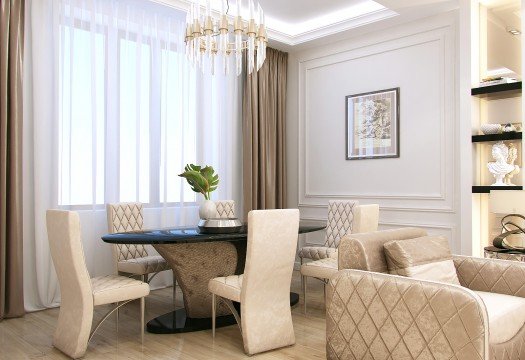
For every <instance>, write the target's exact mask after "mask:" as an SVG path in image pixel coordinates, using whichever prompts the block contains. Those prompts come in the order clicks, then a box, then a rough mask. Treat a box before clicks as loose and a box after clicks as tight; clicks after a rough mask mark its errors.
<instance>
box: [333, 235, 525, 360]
mask: <svg viewBox="0 0 525 360" xmlns="http://www.w3.org/2000/svg"><path fill="white" fill-rule="evenodd" d="M425 235H426V232H425V231H424V230H421V229H415V228H404V229H397V230H389V231H378V232H374V233H369V234H356V235H348V236H346V237H344V238H343V239H342V240H341V244H340V246H339V269H346V270H341V271H339V272H338V273H337V274H336V275H334V276H332V278H331V279H330V282H329V286H328V289H327V310H326V324H327V330H326V331H327V333H326V340H327V341H326V350H327V358H328V359H341V360H342V359H365V358H366V359H427V358H428V359H459V360H474V359H476V360H478V359H486V360H488V359H490V360H515V359H524V356H525V299H524V297H525V264H524V263H519V262H512V261H505V260H493V259H481V258H474V257H467V256H454V265H455V268H456V272H457V275H458V278H459V280H460V283H461V286H458V285H451V284H445V283H439V282H433V281H426V280H417V279H413V278H408V277H400V276H396V275H390V274H388V270H387V263H386V259H385V256H384V253H383V245H384V244H385V243H386V242H388V241H391V240H403V239H410V238H418V237H421V236H425ZM349 269H351V270H349Z"/></svg>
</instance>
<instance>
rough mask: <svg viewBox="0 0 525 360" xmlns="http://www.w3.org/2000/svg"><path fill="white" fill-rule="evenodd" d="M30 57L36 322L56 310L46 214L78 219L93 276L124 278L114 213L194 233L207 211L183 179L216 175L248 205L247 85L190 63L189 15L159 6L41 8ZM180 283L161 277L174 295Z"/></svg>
mask: <svg viewBox="0 0 525 360" xmlns="http://www.w3.org/2000/svg"><path fill="white" fill-rule="evenodd" d="M27 9H28V10H27V11H28V14H27V16H26V19H27V24H26V26H27V27H26V29H27V31H26V36H27V40H26V44H27V45H26V52H25V57H26V59H25V61H26V62H25V64H26V72H25V91H26V94H25V95H26V97H25V100H26V104H25V107H26V109H25V110H26V111H25V114H26V119H25V130H24V138H25V142H24V144H25V164H26V168H25V169H24V170H25V176H24V202H25V204H24V205H25V207H24V210H25V214H24V222H25V232H24V237H25V243H24V246H25V265H24V266H25V269H24V270H25V274H24V286H25V296H26V309H27V310H28V311H31V310H36V309H40V308H44V307H50V306H54V305H57V304H58V303H59V301H60V295H59V289H58V284H57V280H56V275H55V273H54V269H53V266H52V261H51V258H50V254H49V246H48V241H47V234H46V227H45V211H46V209H50V208H64V209H73V210H78V211H79V212H80V216H81V223H82V235H83V241H84V244H83V245H84V252H85V255H86V262H87V264H88V268H89V270H90V273H91V275H92V276H97V275H101V274H107V273H110V272H112V271H113V264H112V257H111V248H110V246H109V245H107V244H104V243H103V242H102V241H101V240H100V236H101V235H103V234H104V233H106V229H107V225H106V215H105V206H104V204H105V203H109V202H119V201H140V202H142V203H144V204H145V225H146V226H147V227H166V226H178V225H192V224H195V223H196V222H197V220H198V214H197V206H198V204H197V203H198V202H199V201H200V200H201V198H200V196H196V194H194V193H193V192H192V191H191V190H190V188H189V186H187V184H186V183H185V182H184V181H183V179H182V178H180V177H178V176H177V175H178V174H179V173H180V172H182V169H183V167H184V165H185V164H186V163H190V162H191V163H198V164H208V165H212V166H214V168H215V169H216V170H217V171H218V173H219V175H220V179H221V183H220V186H219V188H218V191H216V193H214V194H213V197H214V198H215V199H234V200H236V201H237V203H239V202H240V198H241V197H240V194H241V189H240V183H241V180H240V174H241V172H240V140H239V138H240V119H239V112H240V111H239V110H240V109H239V106H240V105H239V102H238V98H239V84H238V81H239V80H238V78H237V77H236V76H235V75H221V74H216V75H214V76H212V75H210V74H209V71H205V72H204V74H203V73H201V72H199V71H198V70H196V69H194V68H192V67H191V65H190V64H189V62H188V61H187V60H186V58H185V49H184V21H183V20H184V16H185V14H183V13H181V12H179V11H177V10H175V9H171V8H168V7H165V6H162V5H159V4H155V3H150V2H148V1H138V0H136V1H134V0H126V1H118V0H33V1H30V2H29V6H27ZM170 282H171V275H170V274H166V275H165V276H163V277H159V280H158V281H157V282H156V285H157V286H162V285H168V284H170Z"/></svg>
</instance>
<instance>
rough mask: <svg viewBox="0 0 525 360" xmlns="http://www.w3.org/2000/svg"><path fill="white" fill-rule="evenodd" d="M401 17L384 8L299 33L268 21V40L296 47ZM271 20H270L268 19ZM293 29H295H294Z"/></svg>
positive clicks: (181, 0) (165, 0) (181, 5)
mask: <svg viewBox="0 0 525 360" xmlns="http://www.w3.org/2000/svg"><path fill="white" fill-rule="evenodd" d="M151 1H153V2H156V3H159V4H162V5H166V6H170V7H172V8H175V9H177V10H182V11H188V9H189V7H190V4H191V1H189V0H151ZM397 15H399V14H398V13H397V12H395V11H393V10H390V9H388V8H382V9H378V10H375V11H371V12H368V13H366V14H362V15H358V16H354V17H351V18H347V19H344V20H341V21H337V22H334V23H331V24H326V25H322V26H314V27H310V28H309V29H306V30H304V31H301V32H298V33H292V32H291V31H290V30H288V31H284V30H282V29H279V28H278V27H271V26H270V25H268V23H269V22H270V21H267V22H266V23H267V24H266V25H267V32H268V38H269V39H270V40H273V41H277V42H280V43H282V44H285V45H289V46H294V45H298V44H302V43H305V42H308V41H312V40H316V39H319V38H322V37H325V36H329V35H333V34H336V33H339V32H343V31H346V30H350V29H353V28H357V27H359V26H364V25H368V24H371V23H374V22H377V21H381V20H385V19H389V18H392V17H394V16H397ZM268 20H269V19H268ZM292 28H293V27H292Z"/></svg>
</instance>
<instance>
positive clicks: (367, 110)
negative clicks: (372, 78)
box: [346, 88, 399, 160]
mask: <svg viewBox="0 0 525 360" xmlns="http://www.w3.org/2000/svg"><path fill="white" fill-rule="evenodd" d="M346 139H347V141H346V159H347V160H357V159H376V158H389V157H399V88H395V89H387V90H380V91H374V92H369V93H364V94H357V95H349V96H347V97H346Z"/></svg>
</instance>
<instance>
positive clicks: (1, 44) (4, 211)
mask: <svg viewBox="0 0 525 360" xmlns="http://www.w3.org/2000/svg"><path fill="white" fill-rule="evenodd" d="M0 4H1V5H0V6H1V9H0V11H1V13H0V319H3V318H6V317H16V316H21V315H23V314H24V296H23V278H22V58H23V43H24V0H0Z"/></svg>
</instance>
